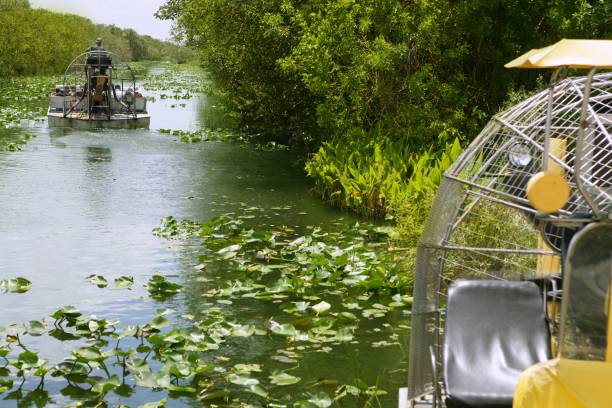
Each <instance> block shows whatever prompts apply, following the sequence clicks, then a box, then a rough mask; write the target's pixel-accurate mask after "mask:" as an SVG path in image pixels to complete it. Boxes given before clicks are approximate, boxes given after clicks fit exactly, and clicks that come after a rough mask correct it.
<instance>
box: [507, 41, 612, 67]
mask: <svg viewBox="0 0 612 408" xmlns="http://www.w3.org/2000/svg"><path fill="white" fill-rule="evenodd" d="M504 66H505V67H506V68H556V67H564V66H567V67H572V68H592V67H598V68H612V40H566V39H563V40H561V41H559V42H558V43H555V44H553V45H549V46H548V47H545V48H536V49H533V50H531V51H529V52H526V53H525V54H523V55H521V56H520V57H518V58H516V59H515V60H512V61H510V62H509V63H507V64H506V65H504Z"/></svg>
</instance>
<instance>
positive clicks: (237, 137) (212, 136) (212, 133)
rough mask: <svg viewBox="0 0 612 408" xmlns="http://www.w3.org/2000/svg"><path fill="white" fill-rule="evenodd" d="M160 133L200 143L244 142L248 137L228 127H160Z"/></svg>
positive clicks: (187, 141)
mask: <svg viewBox="0 0 612 408" xmlns="http://www.w3.org/2000/svg"><path fill="white" fill-rule="evenodd" d="M157 131H158V132H159V133H164V134H169V135H172V136H178V137H179V140H180V141H181V142H184V143H199V142H213V141H214V142H228V141H233V142H236V141H240V142H244V141H246V140H247V138H246V137H245V136H244V135H241V134H239V133H237V132H233V131H230V130H227V129H215V130H212V129H198V130H178V129H175V130H173V129H158V130H157Z"/></svg>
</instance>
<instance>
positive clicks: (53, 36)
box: [0, 0, 191, 76]
mask: <svg viewBox="0 0 612 408" xmlns="http://www.w3.org/2000/svg"><path fill="white" fill-rule="evenodd" d="M98 36H100V37H102V38H103V39H104V46H105V47H106V48H107V49H108V50H111V51H113V52H114V53H116V54H118V55H119V56H120V57H121V58H123V59H125V60H141V59H156V60H159V59H174V60H180V61H183V60H185V59H186V58H189V57H190V56H191V53H190V52H189V51H188V50H184V49H183V48H182V47H178V46H177V45H175V44H171V43H167V42H163V41H159V40H156V39H154V38H152V37H150V36H141V35H138V34H137V33H136V32H135V31H134V30H130V29H121V28H118V27H115V26H106V25H101V24H94V23H93V22H91V21H90V20H88V19H86V18H84V17H79V16H76V15H72V14H60V13H54V12H51V11H47V10H42V9H32V8H30V4H29V2H28V1H27V0H0V39H1V41H0V75H2V76H7V75H8V76H10V75H30V74H36V73H52V72H61V71H63V70H64V69H65V68H66V65H67V64H68V63H69V62H70V61H71V60H72V59H73V58H74V57H75V56H76V55H78V54H80V53H82V52H83V51H85V49H86V48H87V47H89V46H91V45H92V44H93V42H94V40H95V38H96V37H98Z"/></svg>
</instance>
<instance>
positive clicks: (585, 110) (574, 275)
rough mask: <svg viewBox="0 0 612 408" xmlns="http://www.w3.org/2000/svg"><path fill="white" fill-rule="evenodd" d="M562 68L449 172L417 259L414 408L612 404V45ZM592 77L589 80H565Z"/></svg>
mask: <svg viewBox="0 0 612 408" xmlns="http://www.w3.org/2000/svg"><path fill="white" fill-rule="evenodd" d="M506 66H507V67H509V68H554V69H555V71H554V73H553V76H552V80H551V86H550V88H549V90H547V91H544V92H541V93H539V94H537V95H534V96H532V97H531V98H529V99H527V100H525V101H523V102H521V103H519V104H517V105H515V106H513V107H512V108H510V109H508V110H506V111H504V112H501V113H499V114H497V115H495V117H494V118H493V119H492V120H491V121H490V122H489V124H488V125H487V126H486V127H485V128H484V130H483V131H482V132H481V133H480V135H479V136H478V137H477V138H476V139H475V140H474V142H472V144H471V145H470V146H469V147H468V148H467V149H466V150H465V151H464V153H463V154H462V155H461V156H460V157H459V158H458V160H457V161H456V162H455V163H454V164H453V165H452V166H451V167H450V168H449V170H448V171H447V172H446V174H445V175H444V178H443V180H442V183H441V185H440V188H439V191H438V194H437V196H436V200H435V203H434V205H433V208H432V211H431V214H430V219H429V222H428V225H427V227H426V230H425V232H424V234H423V235H422V237H421V241H420V243H419V246H418V251H417V267H416V276H415V288H414V304H413V309H412V331H411V340H410V354H409V374H408V375H409V377H408V387H407V388H402V389H401V390H400V393H399V406H400V407H402V408H404V407H422V406H433V407H443V406H447V407H496V408H501V407H512V406H514V407H516V408H526V407H545V408H549V407H550V408H552V407H556V408H559V407H611V406H612V392H610V390H609V384H611V383H612V301H610V296H611V282H612V137H611V134H612V73H602V74H597V75H596V70H597V69H601V68H612V41H602V40H600V41H592V40H562V41H560V42H559V43H557V44H555V45H553V46H550V47H547V48H543V49H537V50H532V51H530V52H528V53H527V54H525V55H523V56H521V57H519V58H517V59H516V60H514V61H512V62H510V63H509V64H507V65H506ZM574 68H588V69H590V71H589V73H588V75H587V76H586V77H566V78H564V79H562V77H564V76H566V74H567V71H568V69H574Z"/></svg>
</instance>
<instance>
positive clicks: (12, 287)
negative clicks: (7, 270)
mask: <svg viewBox="0 0 612 408" xmlns="http://www.w3.org/2000/svg"><path fill="white" fill-rule="evenodd" d="M30 289H32V282H30V281H29V280H27V279H26V278H21V277H19V278H15V279H2V280H0V291H2V292H13V293H25V292H27V291H29V290H30Z"/></svg>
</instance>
